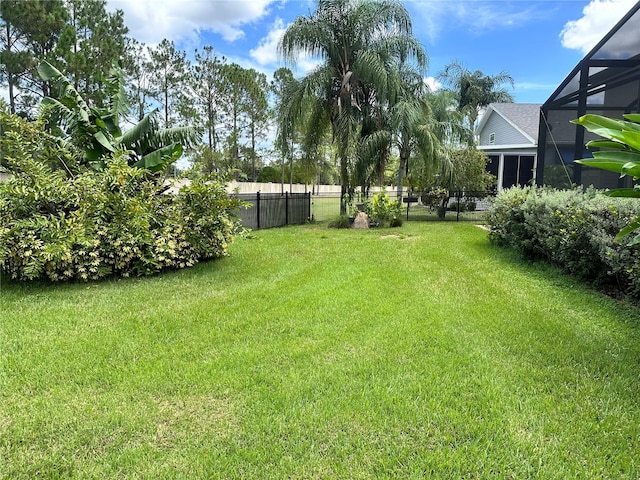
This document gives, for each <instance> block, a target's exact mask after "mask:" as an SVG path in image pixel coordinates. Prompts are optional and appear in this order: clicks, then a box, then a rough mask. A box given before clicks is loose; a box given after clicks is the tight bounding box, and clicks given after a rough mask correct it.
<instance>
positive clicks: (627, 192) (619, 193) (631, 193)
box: [604, 188, 640, 198]
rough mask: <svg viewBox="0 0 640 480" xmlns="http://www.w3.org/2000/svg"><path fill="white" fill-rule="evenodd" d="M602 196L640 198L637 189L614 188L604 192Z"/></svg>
mask: <svg viewBox="0 0 640 480" xmlns="http://www.w3.org/2000/svg"><path fill="white" fill-rule="evenodd" d="M604 194H605V195H606V196H608V197H619V198H640V189H639V188H615V189H613V190H608V191H606V192H604Z"/></svg>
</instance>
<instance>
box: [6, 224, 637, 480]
mask: <svg viewBox="0 0 640 480" xmlns="http://www.w3.org/2000/svg"><path fill="white" fill-rule="evenodd" d="M231 254H232V256H231V257H230V258H226V259H224V260H221V261H216V262H211V263H207V264H202V265H199V266H197V267H195V268H193V269H190V270H184V271H179V272H171V273H168V274H165V275H162V276H157V277H152V278H144V279H128V280H113V281H107V282H101V283H94V284H86V285H85V284H73V285H26V286H21V285H16V284H8V283H7V282H6V281H5V282H3V284H2V290H1V305H0V306H1V307H2V310H1V313H0V315H1V318H0V320H1V323H0V347H1V348H0V362H1V363H0V366H1V368H0V478H7V479H22V478H25V479H26V478H36V477H37V478H83V479H84V478H154V479H155V478H278V479H279V478H300V479H303V478H304V479H307V478H403V479H405V478H517V479H523V478H545V479H555V478H557V479H567V478H589V479H591V478H638V477H639V476H640V404H639V402H638V398H640V382H639V376H638V375H639V373H638V372H640V335H639V331H638V326H639V325H640V321H639V320H640V312H639V310H638V309H636V308H634V307H631V306H629V305H626V304H624V303H620V302H616V301H614V300H611V299H609V298H606V297H603V296H600V295H598V294H596V293H593V292H591V291H589V290H587V289H586V288H584V287H582V286H581V285H579V284H577V283H575V282H573V281H572V280H571V279H568V278H566V277H564V276H562V275H561V274H560V273H559V272H557V271H555V270H553V269H551V268H548V267H545V266H540V265H528V264H525V263H522V262H521V261H519V260H518V259H517V258H516V257H513V256H512V255H511V254H510V253H509V252H507V251H504V250H499V249H496V248H493V247H492V246H491V245H489V244H488V242H487V234H486V232H484V231H483V230H481V229H479V228H477V227H475V226H473V225H471V224H468V223H466V224H465V223H460V224H458V223H455V222H446V223H440V224H439V223H416V222H409V223H406V224H405V225H404V226H403V227H402V228H401V229H397V230H369V231H352V230H329V229H326V227H323V226H318V225H312V226H303V227H290V228H286V229H276V230H268V231H258V232H255V233H253V234H252V237H251V238H248V239H241V240H239V241H238V242H237V243H236V244H234V246H233V248H232V252H231Z"/></svg>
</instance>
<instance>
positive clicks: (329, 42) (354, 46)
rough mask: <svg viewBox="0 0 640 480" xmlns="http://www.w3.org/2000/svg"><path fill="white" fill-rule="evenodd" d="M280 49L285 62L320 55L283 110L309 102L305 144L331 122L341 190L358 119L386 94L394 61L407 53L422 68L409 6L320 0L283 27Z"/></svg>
mask: <svg viewBox="0 0 640 480" xmlns="http://www.w3.org/2000/svg"><path fill="white" fill-rule="evenodd" d="M279 51H280V53H281V54H282V56H283V57H284V58H285V60H287V61H290V62H295V61H296V60H297V58H298V56H299V55H300V54H302V53H304V54H308V55H311V56H314V57H319V58H320V59H322V64H321V65H320V66H319V67H318V68H316V69H315V70H314V71H312V72H311V73H309V74H308V75H306V76H305V77H304V78H303V79H302V80H301V81H300V86H299V89H298V91H297V92H296V94H295V95H294V96H293V98H292V99H291V102H290V103H289V114H290V116H291V117H292V118H293V119H294V122H295V121H296V120H297V119H299V118H301V117H302V106H303V105H310V106H311V107H310V108H312V112H311V113H310V114H309V122H310V123H309V128H308V131H309V132H312V133H313V135H310V136H309V138H308V139H307V141H308V143H311V144H313V142H315V141H319V140H320V139H321V138H322V135H321V132H323V131H324V130H325V129H326V128H327V127H328V126H330V128H331V132H332V134H333V139H334V142H335V144H336V147H337V152H338V157H339V161H340V178H341V184H342V186H341V189H342V194H343V196H344V194H345V193H347V192H349V191H350V190H351V187H352V184H351V179H350V175H349V174H350V170H351V168H350V166H351V165H350V164H351V163H352V162H353V159H354V158H355V156H356V152H357V143H358V141H359V136H360V129H361V128H362V125H363V120H364V119H365V118H366V117H367V116H370V115H372V114H373V113H374V112H375V111H376V107H377V106H379V105H381V104H382V103H384V99H385V98H387V96H388V95H389V94H390V89H391V88H392V85H391V84H392V82H390V81H389V80H390V75H391V73H392V70H393V68H394V65H395V64H397V63H398V62H399V61H405V60H413V61H415V64H416V65H417V67H418V68H419V69H421V70H422V69H424V68H425V66H426V62H427V57H426V53H425V52H424V49H423V47H422V45H421V44H420V43H419V42H418V40H417V39H416V38H415V37H414V36H413V34H412V26H411V19H410V17H409V13H408V12H407V10H406V9H405V8H404V6H403V5H402V3H400V2H398V1H395V0H319V1H318V6H317V8H316V10H315V12H314V13H312V14H311V15H310V16H308V17H304V16H302V17H298V18H296V19H295V20H294V22H293V23H292V24H291V25H290V26H289V28H288V29H287V31H286V32H285V34H284V36H283V38H282V39H281V41H280V45H279ZM309 97H313V101H311V102H309V100H308V98H309ZM343 209H344V205H343Z"/></svg>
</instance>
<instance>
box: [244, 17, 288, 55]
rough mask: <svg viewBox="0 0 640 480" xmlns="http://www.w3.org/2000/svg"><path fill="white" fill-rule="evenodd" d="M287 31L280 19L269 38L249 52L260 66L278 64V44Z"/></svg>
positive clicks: (261, 41) (274, 25)
mask: <svg viewBox="0 0 640 480" xmlns="http://www.w3.org/2000/svg"><path fill="white" fill-rule="evenodd" d="M285 31H286V27H285V25H284V22H283V21H282V19H280V18H278V19H277V20H276V21H275V23H274V24H273V26H272V27H271V30H270V31H269V33H268V34H267V36H266V37H264V38H263V39H262V40H260V42H259V43H258V46H257V47H256V48H252V49H251V50H249V55H251V58H253V59H254V60H256V61H257V62H258V63H259V64H260V65H268V64H273V63H276V62H277V61H278V43H279V42H280V39H281V38H282V35H284V32H285Z"/></svg>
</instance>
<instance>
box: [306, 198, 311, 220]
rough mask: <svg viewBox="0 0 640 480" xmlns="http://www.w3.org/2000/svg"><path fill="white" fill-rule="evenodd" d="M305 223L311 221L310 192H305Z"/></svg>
mask: <svg viewBox="0 0 640 480" xmlns="http://www.w3.org/2000/svg"><path fill="white" fill-rule="evenodd" d="M306 210H307V212H306V213H307V221H310V220H311V192H307V208H306Z"/></svg>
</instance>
